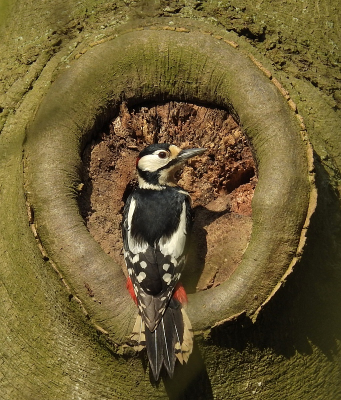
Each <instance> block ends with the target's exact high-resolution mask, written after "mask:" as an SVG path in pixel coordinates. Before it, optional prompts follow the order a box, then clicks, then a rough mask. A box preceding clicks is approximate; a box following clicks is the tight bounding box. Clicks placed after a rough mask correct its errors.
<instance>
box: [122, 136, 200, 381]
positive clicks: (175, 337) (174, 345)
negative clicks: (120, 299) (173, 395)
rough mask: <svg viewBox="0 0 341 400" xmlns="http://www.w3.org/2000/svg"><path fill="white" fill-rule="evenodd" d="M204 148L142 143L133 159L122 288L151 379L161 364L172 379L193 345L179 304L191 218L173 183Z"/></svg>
mask: <svg viewBox="0 0 341 400" xmlns="http://www.w3.org/2000/svg"><path fill="white" fill-rule="evenodd" d="M205 150H206V149H202V148H195V149H185V150H181V149H180V148H179V147H177V146H175V145H172V144H166V143H159V144H152V145H150V146H148V147H146V148H145V149H144V150H142V151H141V153H140V154H139V156H138V158H137V161H136V169H137V175H138V187H137V188H136V189H135V190H134V191H133V192H132V194H131V195H130V196H129V197H128V199H127V201H126V204H125V207H124V212H123V223H122V236H123V247H124V258H125V262H126V266H127V270H128V275H129V277H128V280H127V288H128V290H129V291H130V294H131V296H132V298H133V300H134V301H135V303H136V304H137V307H138V316H137V319H136V323H135V325H134V328H133V332H132V336H131V339H132V340H133V342H134V343H136V346H135V348H136V350H138V351H140V350H142V349H143V348H144V347H146V349H147V355H148V359H149V363H150V367H151V370H152V373H153V376H154V379H155V381H157V380H158V379H159V377H160V371H161V368H162V366H163V365H164V366H165V368H166V370H167V372H168V375H169V376H170V377H172V376H173V373H174V367H175V362H176V359H178V360H179V361H180V363H181V364H183V362H187V361H188V358H189V356H190V354H191V352H192V348H193V331H192V327H191V323H190V321H189V319H188V316H187V314H186V312H185V310H184V308H183V307H182V304H183V303H184V302H186V301H187V297H186V292H185V291H184V289H183V286H182V285H181V284H180V282H179V279H180V276H181V272H182V270H183V268H184V266H185V263H186V256H187V251H188V244H189V235H190V231H191V227H192V220H193V216H192V209H191V199H190V196H189V194H188V193H187V192H186V191H185V190H183V189H182V188H181V187H179V186H178V185H177V184H176V181H175V173H176V171H177V170H179V168H181V166H182V165H183V164H184V163H185V162H186V161H187V160H188V159H189V158H191V157H194V156H198V155H201V154H203V153H204V151H205Z"/></svg>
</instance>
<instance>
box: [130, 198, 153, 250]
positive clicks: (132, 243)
mask: <svg viewBox="0 0 341 400" xmlns="http://www.w3.org/2000/svg"><path fill="white" fill-rule="evenodd" d="M135 208H136V201H135V199H131V202H130V207H129V211H128V218H127V220H128V221H127V222H128V226H127V239H128V246H129V250H130V251H131V252H132V253H133V254H135V257H137V256H138V253H144V252H145V251H146V250H147V248H148V243H147V242H144V243H139V242H137V241H136V240H135V239H134V238H132V237H131V222H132V220H133V215H134V211H135ZM135 257H134V258H135Z"/></svg>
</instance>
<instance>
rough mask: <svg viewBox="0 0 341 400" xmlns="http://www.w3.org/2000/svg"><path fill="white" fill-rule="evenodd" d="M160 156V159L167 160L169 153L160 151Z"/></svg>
mask: <svg viewBox="0 0 341 400" xmlns="http://www.w3.org/2000/svg"><path fill="white" fill-rule="evenodd" d="M158 156H159V158H166V157H167V153H166V152H165V151H160V153H159V154H158Z"/></svg>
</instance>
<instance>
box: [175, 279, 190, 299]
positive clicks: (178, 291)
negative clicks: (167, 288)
mask: <svg viewBox="0 0 341 400" xmlns="http://www.w3.org/2000/svg"><path fill="white" fill-rule="evenodd" d="M173 299H176V300H178V301H179V302H180V303H181V304H187V303H188V299H187V294H186V291H185V288H184V287H183V286H182V284H181V282H178V284H177V285H176V286H175V289H174V293H173Z"/></svg>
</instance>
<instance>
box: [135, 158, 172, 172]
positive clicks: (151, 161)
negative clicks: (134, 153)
mask: <svg viewBox="0 0 341 400" xmlns="http://www.w3.org/2000/svg"><path fill="white" fill-rule="evenodd" d="M168 161H169V160H168V158H160V157H159V156H158V155H157V154H148V155H146V156H144V157H142V158H141V159H140V161H139V163H138V167H139V168H140V169H142V171H150V172H155V171H157V170H158V169H159V168H162V167H164V166H165V165H167V164H168Z"/></svg>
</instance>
